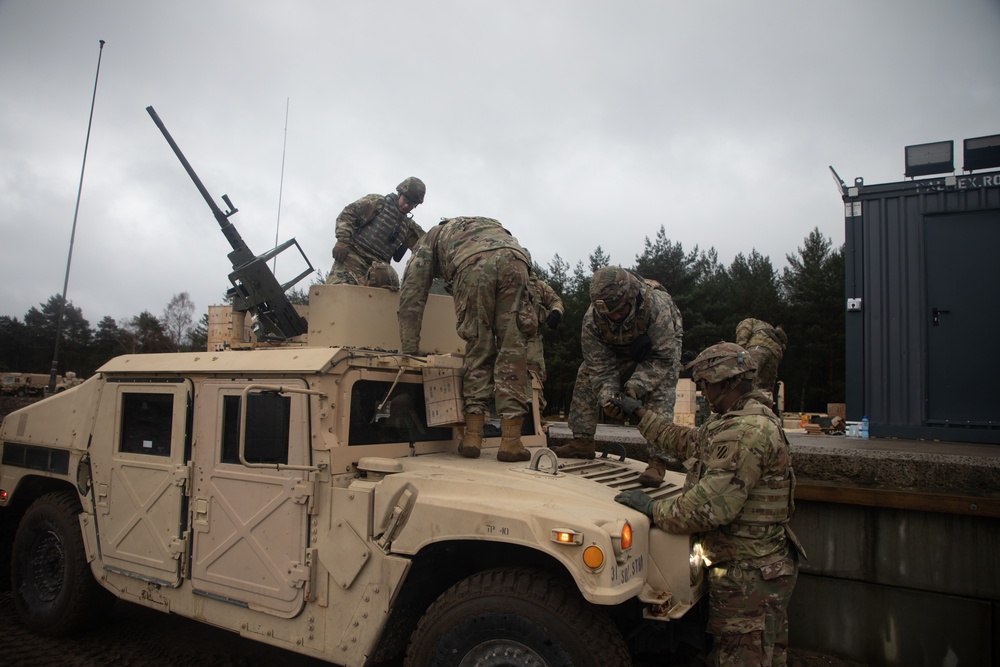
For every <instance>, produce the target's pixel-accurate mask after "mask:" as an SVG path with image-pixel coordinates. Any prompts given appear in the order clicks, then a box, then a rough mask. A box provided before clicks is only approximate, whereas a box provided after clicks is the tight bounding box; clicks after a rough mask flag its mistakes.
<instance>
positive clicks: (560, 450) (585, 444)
mask: <svg viewBox="0 0 1000 667" xmlns="http://www.w3.org/2000/svg"><path fill="white" fill-rule="evenodd" d="M549 449H551V450H552V451H553V452H555V453H556V456H558V457H559V458H561V459H592V458H594V452H595V451H596V449H597V445H596V444H595V443H594V439H593V438H571V439H570V440H566V441H564V444H562V445H556V446H555V447H550V448H549Z"/></svg>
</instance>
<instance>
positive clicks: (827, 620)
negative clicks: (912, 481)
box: [789, 501, 1000, 667]
mask: <svg viewBox="0 0 1000 667" xmlns="http://www.w3.org/2000/svg"><path fill="white" fill-rule="evenodd" d="M792 525H793V528H794V529H795V531H796V533H797V534H798V535H799V538H800V539H801V541H802V543H803V546H804V547H805V549H806V551H807V552H808V553H809V560H808V561H805V562H803V563H802V569H801V576H800V579H799V582H798V585H797V586H796V590H795V594H794V596H793V597H792V601H791V605H790V608H789V617H790V618H791V627H790V635H791V636H790V643H791V645H792V646H796V647H799V648H807V649H813V650H816V651H821V652H825V653H832V654H835V655H840V656H843V657H845V658H850V659H853V660H857V661H861V662H863V663H865V664H869V665H891V666H895V665H899V666H904V665H905V666H906V667H910V666H915V665H935V666H938V665H997V664H1000V639H998V638H1000V519H998V518H993V517H978V516H960V515H954V514H947V513H939V512H926V511H915V510H906V509H890V508H883V507H866V506H861V505H848V504H837V503H826V502H811V501H807V502H798V503H796V513H795V518H794V519H793V522H792Z"/></svg>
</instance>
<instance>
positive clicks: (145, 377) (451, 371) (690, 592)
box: [0, 130, 703, 667]
mask: <svg viewBox="0 0 1000 667" xmlns="http://www.w3.org/2000/svg"><path fill="white" fill-rule="evenodd" d="M164 132H165V130H164ZM227 203H228V200H227ZM258 259H259V258H258ZM234 264H235V262H234ZM258 265H259V263H258ZM265 266H266V265H265ZM237 283H239V284H237ZM234 285H236V288H240V287H242V286H244V285H245V281H244V282H241V281H240V280H237V281H236V283H234ZM251 300H252V299H251ZM237 301H238V300H237ZM397 307H398V294H397V293H395V292H391V291H389V290H384V289H374V288H367V287H358V286H350V285H314V286H312V287H311V288H310V292H309V306H308V310H307V311H306V312H304V313H296V315H297V316H299V317H302V319H303V321H307V322H308V326H307V331H305V332H304V333H300V334H295V335H290V336H287V337H286V338H285V340H283V341H280V342H268V340H267V338H268V337H267V336H266V335H262V336H259V337H258V341H260V342H258V343H256V344H255V345H254V346H252V348H250V349H235V348H234V349H227V350H223V351H208V352H192V353H171V354H148V355H126V356H122V357H117V358H115V359H112V360H111V361H109V362H107V363H106V364H104V365H103V366H102V367H101V368H99V369H98V371H97V372H96V373H95V374H94V375H93V376H92V377H91V378H89V379H87V380H86V381H85V382H83V384H81V385H79V386H76V387H73V388H71V389H68V390H66V391H64V392H61V393H59V394H55V395H52V396H50V397H48V398H46V399H43V400H41V401H39V402H37V403H35V404H33V405H30V406H27V407H25V408H22V409H20V410H18V411H15V412H13V413H11V414H10V415H8V416H7V417H6V418H5V419H4V420H3V424H2V426H0V447H2V452H0V565H3V566H4V567H5V568H8V569H9V575H5V578H6V577H8V576H9V582H10V585H11V587H12V592H13V600H14V604H15V606H16V608H17V611H18V613H19V615H20V617H21V618H22V619H23V621H24V623H25V624H26V625H27V626H28V627H29V628H31V629H33V630H35V631H38V632H41V633H48V634H51V635H64V634H67V633H71V632H74V631H79V630H80V629H82V628H85V627H88V626H89V625H91V624H93V623H94V622H96V621H99V619H100V618H102V615H103V614H104V613H105V612H106V611H107V610H108V608H109V606H110V605H111V604H112V603H113V602H114V600H115V599H118V598H120V599H122V600H127V601H129V602H132V603H135V604H139V605H143V606H146V607H150V608H153V609H157V610H160V611H163V612H168V613H173V614H179V615H182V616H185V617H189V618H192V619H196V620H198V621H201V622H205V623H210V624H212V625H215V626H218V627H221V628H226V629H228V630H231V631H233V632H237V633H239V634H240V635H242V636H244V637H248V638H252V639H256V640H258V641H262V642H265V643H268V644H272V645H275V646H279V647H283V648H286V649H288V650H290V651H295V652H297V653H300V654H304V655H309V656H313V657H316V658H321V659H323V660H326V661H329V662H331V663H335V664H339V665H350V666H361V665H376V664H379V663H380V662H384V661H389V660H393V661H398V660H399V659H400V658H402V660H403V664H405V665H409V666H411V667H426V666H429V665H455V666H458V665H473V664H480V665H507V664H516V665H585V666H592V667H607V666H608V665H628V664H631V661H632V659H633V656H638V655H649V654H653V653H658V652H666V651H669V650H672V649H674V648H676V645H677V642H679V641H681V640H684V639H686V638H687V637H688V636H689V633H690V636H692V637H698V636H699V635H698V631H697V629H694V630H692V627H694V628H696V626H697V625H698V624H697V623H693V624H691V626H692V627H689V626H688V624H689V623H690V621H691V620H692V619H693V617H695V616H696V615H697V614H694V613H689V612H690V611H691V610H692V609H693V608H695V607H696V606H698V602H699V599H700V598H701V595H702V591H703V580H702V579H703V577H702V570H703V567H702V566H703V562H702V561H701V559H700V550H699V545H698V543H697V538H695V537H692V536H687V535H671V534H668V533H665V532H663V531H661V530H659V529H657V528H655V527H651V526H650V522H649V520H648V518H647V517H646V516H644V515H643V514H641V513H639V512H636V511H634V510H632V509H630V508H628V507H626V506H624V505H621V504H619V503H616V502H615V501H614V497H615V495H616V494H617V493H618V492H619V491H621V490H623V489H629V488H636V487H638V486H639V485H638V482H637V478H638V477H639V475H640V473H641V471H642V470H643V469H644V463H640V462H637V461H633V460H631V459H627V458H625V456H624V454H623V455H622V456H612V457H608V456H604V457H599V458H596V459H594V460H592V461H578V460H574V461H569V462H567V461H560V460H559V459H558V457H557V456H556V455H555V453H554V452H552V450H551V449H549V448H547V447H546V434H545V433H544V431H543V428H542V422H541V419H540V415H539V413H538V407H537V406H538V400H537V398H538V393H539V391H540V390H541V387H540V386H539V385H538V383H537V380H533V390H534V395H535V397H534V400H533V402H532V412H531V414H530V415H529V416H528V418H526V419H525V420H524V429H523V441H524V443H525V445H526V446H527V447H528V448H529V450H530V451H531V452H532V459H531V460H530V461H528V462H523V463H513V464H512V463H503V462H499V461H497V460H496V447H497V446H498V444H499V430H498V429H496V430H495V432H493V433H491V432H489V431H488V432H487V439H486V441H485V443H484V450H483V455H482V456H481V457H480V458H478V459H467V458H463V457H461V456H460V455H459V454H458V453H457V445H458V442H459V439H460V437H461V414H462V410H461V403H460V401H461V388H460V378H461V370H462V364H463V359H462V353H463V350H464V343H463V341H462V340H461V339H460V338H459V337H458V335H457V334H456V332H455V313H454V305H453V301H452V299H451V297H450V296H446V295H431V296H430V298H429V301H428V305H427V310H426V313H425V316H424V325H423V331H422V336H421V354H419V355H404V354H401V353H400V352H398V350H399V349H400V343H399V333H398V325H397V322H396V310H397ZM275 308H276V306H275V300H274V299H273V298H270V299H269V301H268V303H267V304H266V307H265V306H264V304H261V303H259V302H255V304H254V305H253V306H251V307H249V308H248V310H247V311H246V312H242V311H241V312H240V313H239V314H238V316H237V314H236V313H234V327H235V328H236V329H238V328H239V326H240V322H242V321H243V316H244V315H247V314H249V315H250V316H251V317H253V318H257V319H268V318H270V321H271V324H273V323H274V322H275V321H277V318H274V317H272V315H273V312H274V310H275ZM286 319H287V320H288V321H293V320H294V318H292V317H290V316H289V317H288V318H286ZM278 328H279V329H280V328H281V327H280V326H279V327H278ZM234 339H235V340H243V336H242V335H241V333H240V332H238V331H234ZM491 436H492V437H491ZM682 484H683V476H682V475H681V474H679V473H672V472H668V473H667V475H666V478H665V480H664V483H663V484H662V485H661V486H660V487H659V488H658V489H655V490H653V491H652V495H654V496H655V497H657V498H663V497H667V496H670V495H671V494H677V493H680V491H681V487H682ZM699 609H700V607H699Z"/></svg>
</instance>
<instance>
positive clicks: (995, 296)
mask: <svg viewBox="0 0 1000 667" xmlns="http://www.w3.org/2000/svg"><path fill="white" fill-rule="evenodd" d="M924 225H925V248H926V249H927V251H926V257H927V271H926V274H925V275H926V282H927V304H926V307H927V312H926V317H927V322H926V326H927V329H926V330H927V368H928V373H927V380H928V387H927V421H928V424H930V425H945V424H947V425H967V426H989V425H991V424H992V426H993V427H996V426H997V425H998V424H1000V401H997V400H996V396H997V388H996V377H997V372H998V371H1000V359H998V357H997V354H996V352H995V349H996V347H997V346H996V334H997V332H998V331H1000V307H998V306H1000V280H997V277H996V276H997V262H998V260H997V248H1000V211H996V210H991V211H977V212H971V213H956V214H949V215H940V216H937V215H935V216H926V217H925V218H924Z"/></svg>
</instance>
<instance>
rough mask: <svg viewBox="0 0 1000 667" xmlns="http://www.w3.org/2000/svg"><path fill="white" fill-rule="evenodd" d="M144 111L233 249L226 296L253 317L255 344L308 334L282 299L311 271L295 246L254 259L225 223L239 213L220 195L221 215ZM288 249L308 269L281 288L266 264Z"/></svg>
mask: <svg viewBox="0 0 1000 667" xmlns="http://www.w3.org/2000/svg"><path fill="white" fill-rule="evenodd" d="M146 111H148V112H149V115H150V117H151V118H152V119H153V122H154V123H156V126H157V127H158V128H160V132H162V133H163V137H164V138H165V139H166V140H167V143H168V144H170V147H171V148H172V149H173V150H174V154H175V155H177V159H179V160H180V161H181V164H182V165H184V169H185V170H186V171H187V173H188V176H190V177H191V180H192V181H194V184H195V186H196V187H197V188H198V192H200V193H201V196H202V197H204V198H205V202H207V203H208V207H209V208H210V209H212V214H213V215H214V216H215V219H216V220H217V221H218V222H219V226H220V227H221V228H222V234H223V236H225V237H226V240H227V241H229V245H231V246H232V248H233V251H232V252H231V253H229V261H230V262H231V263H232V265H233V272H232V273H230V274H229V282H230V283H232V285H233V286H232V287H231V288H230V289H229V290H228V291H227V294H228V295H229V296H230V297H232V299H233V310H234V311H236V312H240V313H247V312H249V313H251V314H252V315H255V316H256V318H257V322H256V324H255V326H254V333H255V334H256V335H257V338H258V340H267V339H270V340H275V339H276V340H286V339H288V338H291V337H293V336H299V335H301V334H304V333H306V331H308V330H309V325H308V323H307V322H306V320H305V318H303V317H302V316H301V315H299V314H298V313H297V312H296V311H295V307H294V306H292V302H291V301H289V300H288V297H287V296H286V295H285V292H286V291H287V290H288V289H289V288H291V287H292V286H293V285H295V284H296V283H297V282H299V281H300V280H302V279H303V278H305V277H306V276H307V275H309V274H310V273H312V272H313V271H314V269H313V267H312V264H310V263H309V259H308V258H307V257H306V255H305V253H304V252H302V248H301V247H299V244H298V242H296V240H295V239H291V240H289V241H285V242H284V243H282V244H281V245H279V246H278V247H276V248H274V249H272V250H269V251H268V252H265V253H264V254H263V255H254V254H253V253H252V252H251V251H250V249H249V248H248V247H247V244H246V243H245V242H244V241H243V237H242V236H240V233H239V232H238V231H236V227H234V226H233V223H231V222H229V217H230V216H231V215H233V214H234V213H236V212H237V211H238V210H239V209H237V208H236V207H235V206H233V203H232V202H231V201H230V200H229V195H222V201H223V202H225V204H226V206H228V207H229V210H228V211H226V212H223V211H222V210H221V209H220V208H219V207H218V206H217V205H216V203H215V202H214V201H213V200H212V197H211V195H209V194H208V190H207V189H205V186H204V185H203V184H202V182H201V179H200V178H198V175H197V174H196V173H194V169H192V168H191V164H190V163H189V162H188V161H187V158H185V157H184V154H183V153H182V152H181V149H180V148H178V146H177V143H176V142H175V141H174V139H173V137H171V136H170V133H169V132H167V128H166V127H165V126H164V125H163V121H161V120H160V117H159V116H158V115H156V111H155V110H154V109H153V107H151V106H149V107H146ZM292 245H294V246H295V247H296V248H297V249H298V251H299V254H300V255H302V259H304V260H305V262H306V265H307V266H308V267H309V268H308V269H306V270H305V271H303V272H302V273H300V274H299V275H298V276H296V277H295V278H293V279H292V280H290V281H289V282H287V283H285V284H283V285H282V284H281V283H279V282H278V279H277V278H276V277H275V275H274V273H272V272H271V269H269V268H267V262H268V261H269V260H270V259H271V258H272V257H275V256H276V255H278V254H279V253H281V252H283V251H284V250H287V249H288V248H289V247H291V246H292Z"/></svg>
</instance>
